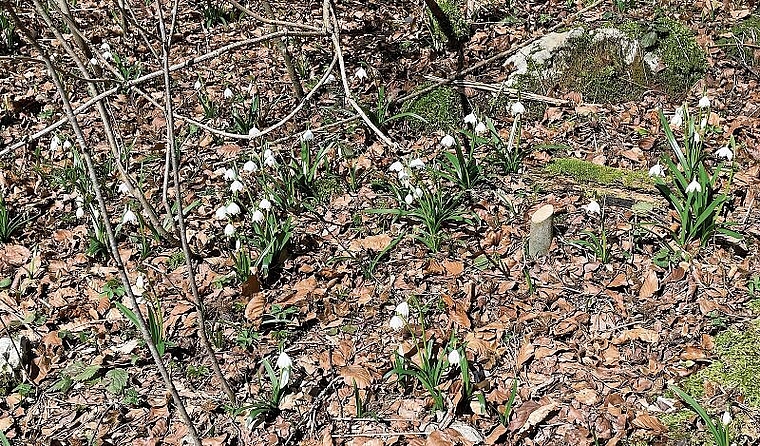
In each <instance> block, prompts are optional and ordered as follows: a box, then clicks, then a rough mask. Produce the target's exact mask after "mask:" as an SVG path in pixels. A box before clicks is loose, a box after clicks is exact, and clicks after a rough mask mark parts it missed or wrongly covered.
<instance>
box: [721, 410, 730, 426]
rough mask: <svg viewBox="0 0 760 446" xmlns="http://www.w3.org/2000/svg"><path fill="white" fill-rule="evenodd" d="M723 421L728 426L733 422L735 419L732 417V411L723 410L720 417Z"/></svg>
mask: <svg viewBox="0 0 760 446" xmlns="http://www.w3.org/2000/svg"><path fill="white" fill-rule="evenodd" d="M720 421H721V423H723V425H724V426H728V425H729V424H731V421H733V418H731V412H729V411H725V412H723V417H721V419H720Z"/></svg>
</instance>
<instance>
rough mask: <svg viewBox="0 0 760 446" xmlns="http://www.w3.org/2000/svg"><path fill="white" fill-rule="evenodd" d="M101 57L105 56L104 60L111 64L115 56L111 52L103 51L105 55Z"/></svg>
mask: <svg viewBox="0 0 760 446" xmlns="http://www.w3.org/2000/svg"><path fill="white" fill-rule="evenodd" d="M101 56H103V59H104V60H107V61H109V62H111V61H112V60H113V54H111V52H110V51H103V54H101Z"/></svg>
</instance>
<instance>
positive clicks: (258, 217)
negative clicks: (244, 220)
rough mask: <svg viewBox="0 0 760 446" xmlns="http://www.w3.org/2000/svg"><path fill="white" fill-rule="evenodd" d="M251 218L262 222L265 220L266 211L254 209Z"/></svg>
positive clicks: (256, 221)
mask: <svg viewBox="0 0 760 446" xmlns="http://www.w3.org/2000/svg"><path fill="white" fill-rule="evenodd" d="M251 220H253V221H254V222H255V223H261V222H262V221H264V213H263V212H261V211H260V210H258V209H256V210H255V211H253V215H251Z"/></svg>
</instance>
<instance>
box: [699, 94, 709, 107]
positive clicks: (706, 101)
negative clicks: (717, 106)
mask: <svg viewBox="0 0 760 446" xmlns="http://www.w3.org/2000/svg"><path fill="white" fill-rule="evenodd" d="M708 107H710V98H708V97H707V96H702V98H701V99H700V100H699V108H708Z"/></svg>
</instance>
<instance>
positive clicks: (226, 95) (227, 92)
mask: <svg viewBox="0 0 760 446" xmlns="http://www.w3.org/2000/svg"><path fill="white" fill-rule="evenodd" d="M233 95H234V94H233V93H232V90H230V87H227V88H225V89H224V99H230V98H232V96H233Z"/></svg>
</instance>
